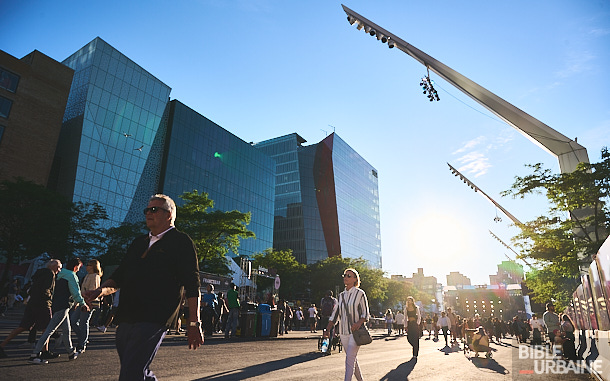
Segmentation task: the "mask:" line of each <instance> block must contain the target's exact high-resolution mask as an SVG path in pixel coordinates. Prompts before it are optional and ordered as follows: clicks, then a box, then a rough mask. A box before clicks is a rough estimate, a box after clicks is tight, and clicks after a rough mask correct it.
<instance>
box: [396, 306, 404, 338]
mask: <svg viewBox="0 0 610 381" xmlns="http://www.w3.org/2000/svg"><path fill="white" fill-rule="evenodd" d="M395 320H396V330H397V331H398V336H402V335H404V334H405V314H403V313H402V311H401V310H398V312H396V316H395Z"/></svg>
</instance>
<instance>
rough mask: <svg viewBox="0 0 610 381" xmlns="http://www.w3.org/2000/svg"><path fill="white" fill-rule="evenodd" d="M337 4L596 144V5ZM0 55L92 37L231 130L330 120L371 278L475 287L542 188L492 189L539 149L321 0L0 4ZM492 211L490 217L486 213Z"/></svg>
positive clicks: (603, 101) (51, 52) (267, 131)
mask: <svg viewBox="0 0 610 381" xmlns="http://www.w3.org/2000/svg"><path fill="white" fill-rule="evenodd" d="M344 1H345V3H344V4H345V5H346V6H347V7H349V8H351V9H352V10H354V11H355V12H357V13H359V14H361V15H363V16H364V17H366V18H368V19H369V20H371V21H373V22H375V23H376V24H378V25H380V26H382V27H383V28H385V29H386V30H388V31H390V32H391V33H393V34H394V35H396V36H398V37H400V38H401V39H403V40H405V41H406V42H408V43H409V44H411V45H413V46H415V47H417V48H418V49H420V50H422V51H424V52H426V53H427V54H429V55H430V56H432V57H434V58H436V59H437V60H439V61H441V62H442V63H444V64H445V65H447V66H449V67H451V68H452V69H454V70H456V71H458V72H459V73H461V74H463V75H465V76H466V77H468V78H470V79H471V80H473V81H474V82H476V83H478V84H479V85H481V86H483V87H484V88H486V89H488V90H490V91H491V92H493V93H495V94H496V95H498V96H500V97H501V98H503V99H505V100H506V101H508V102H510V103H512V104H513V105H515V106H516V107H518V108H520V109H521V110H523V111H525V112H527V113H528V114H530V115H532V116H533V117H535V118H537V119H538V120H540V121H542V122H543V123H545V124H547V125H548V126H550V127H551V128H553V129H555V130H557V131H559V132H560V133H562V134H563V135H565V136H567V137H569V138H572V139H574V138H576V137H577V138H578V143H580V144H581V145H583V146H584V147H586V148H587V150H588V154H589V159H590V161H591V162H597V161H599V160H600V151H601V149H602V147H604V146H608V145H610V102H609V101H610V1H608V0H571V1H569V0H537V1H530V0H514V1H510V2H497V1H487V0H481V1H479V0H473V1H466V2H455V1H450V0H437V1H434V2H430V1H411V0H400V1H399V0H397V1H383V2H377V1H375V2H373V1H365V0H344ZM0 19H2V20H3V22H2V25H0V49H2V50H4V51H5V52H7V53H9V54H11V55H13V56H16V57H18V58H21V57H23V56H25V55H26V54H28V53H30V52H31V51H33V50H39V51H41V52H42V53H44V54H46V55H48V56H50V57H51V58H54V59H56V60H58V61H63V60H64V59H65V58H67V57H68V56H70V55H71V54H72V53H74V52H75V51H77V50H78V49H80V48H81V47H82V46H84V45H86V44H87V43H88V42H90V41H91V40H93V39H94V38H95V37H98V36H99V37H101V38H102V39H104V40H105V41H106V42H108V43H109V44H110V45H112V46H113V47H115V48H116V49H118V50H119V51H121V52H122V53H123V54H125V55H126V56H128V57H129V58H131V59H132V60H133V61H135V62H136V63H138V64H139V65H140V66H142V67H143V68H144V69H145V70H147V71H148V72H150V73H151V74H152V75H154V76H155V77H157V78H158V79H160V80H161V81H163V82H164V83H166V84H167V85H169V86H170V87H171V88H172V91H171V94H170V97H171V98H172V99H178V100H180V101H181V102H183V103H185V104H186V105H187V106H189V107H191V108H192V109H194V110H196V111H197V112H199V113H200V114H202V115H204V116H205V117H207V118H208V119H210V120H212V121H214V122H215V123H217V124H219V125H220V126H222V127H223V128H225V129H227V130H228V131H230V132H232V133H233V134H235V135H236V136H238V137H240V138H241V139H243V140H245V141H246V142H250V141H253V142H258V141H262V140H266V139H270V138H273V137H277V136H282V135H286V134H289V133H293V132H296V133H298V134H299V135H301V136H302V137H303V138H305V139H306V140H307V141H308V143H306V144H314V143H317V142H319V141H320V140H322V139H323V138H324V137H325V136H326V135H327V134H330V133H332V132H333V131H334V132H335V133H336V134H338V135H339V136H340V137H341V138H342V139H343V140H344V141H345V142H346V143H347V144H349V145H350V146H351V147H352V148H353V149H354V150H356V151H357V152H358V153H359V154H360V155H361V156H362V157H363V158H364V159H366V160H367V161H368V162H369V163H370V164H371V165H372V166H373V167H375V168H376V169H377V171H378V173H379V200H380V216H381V245H382V247H381V249H382V256H383V270H384V271H385V272H386V273H387V274H388V275H394V274H400V275H405V276H411V274H412V273H414V272H417V269H418V268H420V267H421V268H423V269H424V274H425V275H433V276H435V277H437V279H438V281H439V282H440V283H443V284H446V275H447V274H449V272H451V271H459V272H461V273H462V274H464V275H466V276H468V277H469V278H470V279H471V281H472V283H473V284H487V283H489V275H490V274H495V273H496V271H497V265H498V264H499V263H500V262H501V261H503V260H506V255H508V256H510V257H511V258H514V254H513V253H512V252H511V251H510V250H508V249H506V248H505V247H504V246H503V245H502V244H500V243H499V242H498V241H496V240H495V239H493V237H492V236H491V235H490V234H489V231H492V232H493V233H494V234H496V235H497V236H498V237H500V239H502V240H503V241H504V242H505V243H507V244H509V245H512V244H511V238H512V237H513V236H514V235H516V234H517V232H518V230H517V228H516V227H514V226H511V222H510V220H509V219H508V218H507V217H506V216H504V215H503V214H502V212H501V211H500V210H496V208H495V207H494V206H493V205H492V204H491V203H489V202H488V201H487V200H485V199H484V198H483V197H481V195H480V194H477V193H475V192H474V191H472V190H471V189H470V188H469V187H467V186H466V185H465V184H464V183H462V182H461V181H460V180H459V179H458V178H456V177H454V176H453V175H452V173H451V172H450V171H449V169H448V166H447V163H450V164H451V165H452V166H454V167H456V168H458V170H459V171H460V172H462V173H463V174H464V175H465V176H466V177H468V178H469V179H470V180H471V181H473V182H474V183H475V184H476V185H477V186H478V187H479V188H481V189H482V190H483V191H484V192H485V193H487V194H488V195H489V196H491V197H492V198H494V199H495V200H496V201H497V202H499V203H500V204H501V205H502V206H503V207H504V208H505V209H507V210H508V211H509V212H510V213H512V214H513V215H515V216H516V217H517V218H518V219H519V220H521V221H530V220H533V219H535V218H536V217H537V216H540V215H544V214H545V213H546V211H547V210H548V207H549V204H548V202H547V201H546V198H544V197H543V196H530V197H527V198H525V199H512V198H510V197H501V196H500V192H502V191H505V190H508V189H509V188H510V187H511V185H512V184H513V182H514V180H515V176H524V175H527V174H529V173H530V171H529V169H528V168H527V167H526V166H525V165H526V164H534V163H543V164H544V166H545V168H549V169H551V170H552V171H553V172H554V173H558V172H559V165H558V162H557V159H556V158H555V157H553V156H551V155H550V154H549V153H547V152H546V151H543V150H542V149H541V148H539V147H538V146H537V145H535V144H533V143H532V142H531V141H529V140H528V139H527V138H525V137H524V136H523V135H521V134H520V133H519V132H518V131H517V130H515V129H514V128H512V127H510V126H508V125H507V124H505V123H503V122H502V121H500V120H499V119H498V118H497V117H495V116H494V115H493V114H492V113H490V112H489V111H487V110H486V109H485V108H483V107H482V106H480V105H479V104H478V103H476V102H474V101H472V100H471V99H470V98H469V97H468V96H466V95H464V94H462V93H461V92H460V91H459V90H457V89H456V88H454V87H453V86H452V85H450V84H449V83H447V82H445V81H444V80H443V79H441V78H438V76H437V75H435V74H434V73H431V78H432V79H433V80H434V81H435V87H436V89H437V90H438V93H439V96H440V101H439V102H430V101H428V99H427V98H426V96H425V95H423V94H422V91H421V89H420V87H419V82H420V80H421V78H422V77H423V76H425V75H426V69H425V67H424V66H422V65H421V64H420V63H418V62H417V61H416V60H414V59H413V58H411V57H409V56H408V55H406V54H404V53H403V52H401V51H400V50H398V49H388V47H387V45H384V44H382V43H381V42H379V41H377V39H375V38H374V37H370V36H369V35H368V34H365V33H364V32H363V31H358V30H357V29H356V27H355V26H352V25H350V24H349V23H348V22H347V19H346V14H345V13H344V12H343V10H342V8H341V3H340V2H337V1H331V0H308V1H279V0H260V1H256V0H234V1H229V0H225V1H220V0H215V1H213V0H189V1H184V0H177V1H173V2H168V1H159V0H148V1H123V2H112V1H111V2H109V1H98V0H90V1H67V0H56V1H47V0H32V1H28V2H25V1H18V0H3V1H2V6H1V7H0ZM496 216H497V217H500V218H501V219H502V221H501V222H496V221H494V219H495V217H496Z"/></svg>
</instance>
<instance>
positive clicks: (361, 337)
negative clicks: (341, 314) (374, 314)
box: [342, 299, 373, 345]
mask: <svg viewBox="0 0 610 381" xmlns="http://www.w3.org/2000/svg"><path fill="white" fill-rule="evenodd" d="M342 301H343V307H344V308H345V312H346V313H347V321H348V324H349V323H350V322H351V321H352V316H351V315H350V313H349V309H348V308H347V305H346V304H345V299H342ZM348 329H349V330H350V331H351V324H350V326H349V327H348ZM352 335H353V336H354V341H355V342H356V344H357V345H366V344H370V343H372V342H373V338H372V337H371V334H370V332H369V330H368V329H367V328H366V324H362V325H361V326H360V328H358V329H357V330H355V331H353V332H352Z"/></svg>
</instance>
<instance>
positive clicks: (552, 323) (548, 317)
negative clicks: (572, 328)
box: [542, 302, 560, 355]
mask: <svg viewBox="0 0 610 381" xmlns="http://www.w3.org/2000/svg"><path fill="white" fill-rule="evenodd" d="M542 321H543V323H544V326H545V328H546V334H547V337H548V338H549V343H550V349H551V354H553V355H555V349H554V347H555V334H556V333H557V332H559V331H560V320H559V315H557V314H556V313H555V305H554V304H553V302H549V303H547V304H546V312H545V313H544V314H543V315H542Z"/></svg>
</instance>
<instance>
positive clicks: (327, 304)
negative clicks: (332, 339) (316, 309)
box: [320, 290, 338, 336]
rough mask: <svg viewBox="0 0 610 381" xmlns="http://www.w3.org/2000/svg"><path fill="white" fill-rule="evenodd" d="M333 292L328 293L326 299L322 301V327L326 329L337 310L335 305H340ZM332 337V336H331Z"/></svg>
mask: <svg viewBox="0 0 610 381" xmlns="http://www.w3.org/2000/svg"><path fill="white" fill-rule="evenodd" d="M333 295H334V293H333V291H332V290H328V291H326V294H325V295H324V297H323V298H322V299H321V300H320V327H322V329H324V328H326V326H327V325H328V320H329V319H330V315H331V314H332V313H333V311H334V310H335V305H336V304H337V303H338V301H337V298H335V297H334V296H333ZM331 336H332V335H331Z"/></svg>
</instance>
